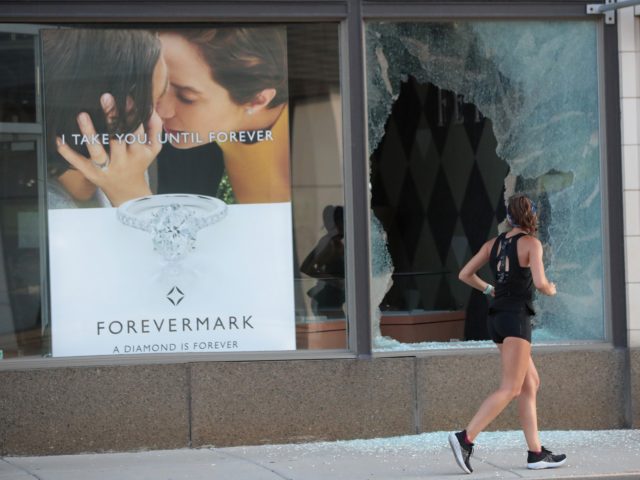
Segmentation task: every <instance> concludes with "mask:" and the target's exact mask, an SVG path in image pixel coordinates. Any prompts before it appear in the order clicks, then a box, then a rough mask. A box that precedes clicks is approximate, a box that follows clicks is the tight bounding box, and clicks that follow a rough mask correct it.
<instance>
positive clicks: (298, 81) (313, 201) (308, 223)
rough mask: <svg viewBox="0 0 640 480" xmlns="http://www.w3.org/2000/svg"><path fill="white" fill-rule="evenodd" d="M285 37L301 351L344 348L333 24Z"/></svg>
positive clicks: (292, 29)
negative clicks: (287, 41)
mask: <svg viewBox="0 0 640 480" xmlns="http://www.w3.org/2000/svg"><path fill="white" fill-rule="evenodd" d="M287 33H288V35H289V95H290V98H291V103H292V112H293V113H292V118H293V121H292V164H291V166H292V188H293V215H294V217H293V219H294V244H295V258H296V273H295V281H296V287H295V295H296V337H297V341H298V349H305V348H307V349H346V348H347V345H348V344H347V322H346V295H345V266H344V261H345V260H344V252H345V246H344V235H343V214H342V211H343V202H344V181H343V176H342V171H343V167H342V98H341V94H340V74H339V50H338V49H339V45H338V38H339V34H338V25H337V24H296V25H289V27H288V30H287Z"/></svg>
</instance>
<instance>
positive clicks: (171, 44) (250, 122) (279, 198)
mask: <svg viewBox="0 0 640 480" xmlns="http://www.w3.org/2000/svg"><path fill="white" fill-rule="evenodd" d="M159 36H160V40H161V42H162V56H163V61H164V62H166V66H167V67H168V75H169V88H168V90H167V91H166V93H164V94H163V95H161V96H160V97H159V99H158V101H157V104H156V109H157V112H158V114H159V115H160V117H161V118H162V122H163V124H164V125H163V126H164V134H163V135H160V137H159V141H160V144H162V143H171V145H172V146H173V147H175V148H177V149H182V150H185V149H192V148H194V147H198V146H201V145H205V144H207V143H216V144H217V145H219V146H220V148H221V149H222V152H223V156H224V165H225V169H226V172H227V174H228V177H229V181H230V183H231V187H232V189H233V195H234V197H235V200H236V201H237V202H238V203H272V202H286V201H289V200H290V196H291V194H290V166H289V160H290V159H289V116H288V89H287V80H288V79H287V56H286V31H285V29H284V27H274V26H268V27H246V28H245V27H218V28H211V29H204V30H201V29H184V30H174V31H163V32H161V33H160V35H159ZM92 92H95V89H92ZM102 93H104V92H100V94H98V95H96V98H97V97H99V96H100V95H101V94H102ZM85 96H86V95H85ZM101 116H103V115H100V114H98V113H94V114H91V115H90V117H91V119H94V118H100V117H101ZM81 131H82V133H85V134H89V133H91V132H92V131H93V130H92V128H91V121H90V120H89V121H88V122H87V123H86V125H85V126H82V125H81ZM154 131H155V130H154ZM151 136H152V135H150V137H151ZM153 146H154V147H156V144H155V143H154V144H153ZM159 150H160V149H159V148H157V150H156V154H157V153H158V152H159ZM58 151H59V153H60V154H61V155H62V156H63V157H64V158H65V159H66V160H67V161H68V162H69V163H71V164H72V165H74V166H75V167H76V168H78V170H80V171H81V172H83V173H85V171H86V172H87V173H89V174H90V175H86V178H87V179H89V180H90V181H91V182H92V183H94V184H96V185H98V186H101V185H99V184H98V183H96V180H100V179H99V178H96V172H95V169H92V168H90V167H89V166H95V165H96V164H101V163H102V159H103V158H104V156H105V154H104V151H103V149H102V148H95V149H93V150H92V149H89V151H88V155H85V156H82V155H79V154H78V153H77V152H75V151H74V150H72V149H69V148H66V147H65V146H61V147H59V149H58ZM122 163H125V162H124V161H123V162H122ZM112 164H113V159H112ZM149 164H150V162H148V163H147V165H146V166H147V167H148V165H149ZM79 165H84V166H86V168H85V169H84V170H82V169H81V168H80V166H79ZM111 169H112V166H109V170H111ZM136 173H139V172H136ZM102 174H104V175H105V176H107V175H108V174H106V173H105V172H102ZM98 175H100V173H98ZM137 176H138V177H139V175H137ZM217 180H218V181H219V179H217ZM120 181H121V188H122V190H129V191H130V192H133V191H134V190H138V188H137V187H136V189H134V188H130V189H129V188H128V187H125V184H126V183H127V182H128V180H127V179H126V177H125V176H124V175H123V176H122V177H120ZM131 181H132V182H135V184H136V185H138V184H139V183H140V182H139V179H138V178H133V179H132V180H131ZM215 181H216V180H215V179H212V183H213V182H215ZM213 187H214V188H215V189H217V185H214V186H213ZM146 194H148V192H147V193H142V194H140V195H135V196H143V195H146ZM135 196H134V195H132V194H129V195H128V198H123V199H122V201H124V200H128V199H131V198H134V197H135ZM119 200H120V198H119ZM112 203H113V201H112Z"/></svg>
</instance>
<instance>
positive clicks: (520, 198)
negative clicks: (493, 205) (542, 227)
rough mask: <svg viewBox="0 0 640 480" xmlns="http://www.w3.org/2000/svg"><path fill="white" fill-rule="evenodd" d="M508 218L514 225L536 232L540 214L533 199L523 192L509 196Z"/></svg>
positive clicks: (532, 232)
mask: <svg viewBox="0 0 640 480" xmlns="http://www.w3.org/2000/svg"><path fill="white" fill-rule="evenodd" d="M507 220H508V221H509V223H511V225H512V226H514V227H520V228H521V229H523V230H526V231H528V232H529V233H531V234H534V233H535V232H536V231H537V230H538V215H537V214H536V207H535V204H534V203H533V201H532V200H531V199H530V198H529V197H527V196H526V195H524V194H522V193H518V194H516V195H513V196H512V197H511V198H509V202H508V205H507Z"/></svg>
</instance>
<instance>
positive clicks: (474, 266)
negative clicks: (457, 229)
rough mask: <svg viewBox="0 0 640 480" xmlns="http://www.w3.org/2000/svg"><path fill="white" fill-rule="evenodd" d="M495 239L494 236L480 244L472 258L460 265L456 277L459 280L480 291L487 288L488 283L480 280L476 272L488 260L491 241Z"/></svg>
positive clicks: (491, 245)
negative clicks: (460, 267)
mask: <svg viewBox="0 0 640 480" xmlns="http://www.w3.org/2000/svg"><path fill="white" fill-rule="evenodd" d="M495 240H496V239H495V238H492V239H491V240H489V241H488V242H486V243H485V244H484V245H482V247H481V248H480V250H479V251H478V253H476V254H475V255H474V256H473V258H472V259H471V260H469V261H468V262H467V264H466V265H465V266H464V267H462V270H460V273H459V274H458V278H459V279H460V280H462V281H463V282H464V283H466V284H467V285H470V286H472V287H473V288H476V289H478V290H480V291H481V292H484V291H485V290H486V289H487V286H488V285H489V283H487V282H485V281H484V280H482V279H481V278H480V277H479V276H478V275H477V274H476V272H477V271H478V270H480V269H481V268H482V266H483V265H485V264H486V263H487V262H488V261H489V256H490V255H491V248H492V247H493V242H495ZM491 294H492V295H493V292H491Z"/></svg>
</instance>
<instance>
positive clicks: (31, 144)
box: [0, 134, 48, 358]
mask: <svg viewBox="0 0 640 480" xmlns="http://www.w3.org/2000/svg"><path fill="white" fill-rule="evenodd" d="M0 172H2V173H1V174H0V353H1V354H2V357H3V358H12V357H16V356H24V355H40V354H45V353H47V351H48V346H47V345H46V344H45V342H44V340H43V330H42V318H41V310H40V281H41V280H40V243H39V242H40V231H39V218H38V181H37V178H38V175H37V147H36V140H35V139H34V138H33V137H27V136H19V135H10V134H2V135H0Z"/></svg>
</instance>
